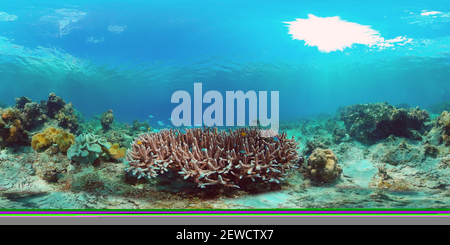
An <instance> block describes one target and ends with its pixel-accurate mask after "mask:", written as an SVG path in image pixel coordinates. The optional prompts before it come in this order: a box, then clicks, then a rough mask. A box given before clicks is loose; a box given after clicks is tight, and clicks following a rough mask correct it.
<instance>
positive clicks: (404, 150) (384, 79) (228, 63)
mask: <svg viewBox="0 0 450 245" xmlns="http://www.w3.org/2000/svg"><path fill="white" fill-rule="evenodd" d="M0 115H1V117H0V209H167V210H170V209H218V210H220V209H244V210H245V209H324V208H326V209H330V208H331V209H343V208H345V209H385V208H395V209H447V208H450V2H448V1H425V2H424V1H416V0H413V1H356V0H355V1H352V0H348V1H325V0H314V1H313V0H305V1H292V0H277V1H265V0H261V1H256V0H254V1H251V0H227V1H206V0H169V1H144V0H142V1H139V0H129V1H114V0H110V1H104V0H92V1H69V0H68V1H66V0H62V1H44V0H42V1H31V0H25V1H20V2H15V1H7V2H5V1H3V2H2V3H0Z"/></svg>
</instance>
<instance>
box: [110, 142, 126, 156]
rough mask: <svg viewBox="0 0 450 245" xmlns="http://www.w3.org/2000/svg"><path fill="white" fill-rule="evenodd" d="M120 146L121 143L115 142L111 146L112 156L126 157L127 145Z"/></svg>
mask: <svg viewBox="0 0 450 245" xmlns="http://www.w3.org/2000/svg"><path fill="white" fill-rule="evenodd" d="M119 147H120V146H119V144H117V143H115V144H113V145H112V146H111V148H109V154H110V155H111V157H112V158H114V159H119V158H124V157H125V155H126V153H127V149H126V148H125V147H122V148H119Z"/></svg>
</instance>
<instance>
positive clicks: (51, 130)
mask: <svg viewBox="0 0 450 245" xmlns="http://www.w3.org/2000/svg"><path fill="white" fill-rule="evenodd" d="M61 132H63V131H62V130H61V129H57V128H54V127H48V128H46V129H45V130H44V133H45V134H48V136H49V137H50V139H52V141H53V142H56V137H57V136H58V135H59V134H60V133H61Z"/></svg>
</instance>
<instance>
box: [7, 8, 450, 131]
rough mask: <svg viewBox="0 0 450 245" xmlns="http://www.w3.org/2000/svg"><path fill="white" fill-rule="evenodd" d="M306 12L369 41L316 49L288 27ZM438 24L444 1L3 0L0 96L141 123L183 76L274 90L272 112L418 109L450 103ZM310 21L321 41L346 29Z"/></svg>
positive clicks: (162, 105) (163, 105)
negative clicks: (355, 29) (368, 34)
mask: <svg viewBox="0 0 450 245" xmlns="http://www.w3.org/2000/svg"><path fill="white" fill-rule="evenodd" d="M309 15H313V16H316V17H317V18H329V17H335V16H338V17H339V19H340V20H341V22H340V23H343V22H346V23H354V24H355V25H361V26H370V28H371V30H374V31H376V35H372V37H374V36H375V37H376V38H377V39H376V40H377V42H376V43H370V44H367V42H366V43H364V42H362V43H361V42H359V43H358V41H355V42H354V43H353V44H352V45H351V46H350V47H344V48H342V50H339V49H338V50H333V51H330V52H322V51H321V50H320V45H314V42H313V43H312V45H305V43H306V42H307V41H305V40H307V39H305V40H301V39H298V38H297V39H296V38H294V37H293V35H291V34H289V26H290V24H288V23H287V22H294V21H296V19H303V20H307V19H311V18H312V17H311V16H309ZM449 22H450V3H448V1H426V2H423V1H317V0H314V1H287V0H286V1H283V0H282V1H248V0H239V1H238V0H229V1H206V0H205V1H195V0H189V1H187V0H186V1H185V0H177V1H103V0H92V1H57V2H56V1H20V2H9V3H5V2H2V3H0V99H1V100H3V101H4V102H6V103H7V104H9V105H13V104H14V103H15V101H14V99H15V98H18V97H20V96H27V97H29V98H30V99H32V100H33V101H35V100H36V101H40V100H46V99H47V98H48V95H49V93H50V92H54V93H56V95H58V96H60V97H62V98H63V99H64V100H65V101H66V102H72V103H73V105H74V108H75V109H77V110H79V111H80V112H82V113H83V114H84V116H85V117H86V118H87V119H89V117H90V116H91V115H92V114H96V113H97V114H99V113H102V112H104V111H107V110H109V109H112V110H113V111H114V116H115V120H117V121H121V122H129V123H131V122H132V121H133V120H134V119H139V120H141V121H143V120H147V119H149V117H148V116H149V115H153V116H154V118H152V119H150V124H151V125H152V126H157V124H156V122H157V121H158V120H166V122H167V118H170V117H171V112H172V110H173V109H174V108H175V107H176V106H177V104H174V103H171V96H172V94H173V93H174V92H176V91H178V90H184V91H187V92H189V93H190V94H191V96H193V94H194V92H193V90H194V83H202V86H203V92H204V93H205V92H207V91H211V90H215V91H219V92H220V93H221V94H222V95H224V97H225V93H226V91H238V90H241V91H244V92H247V91H256V92H258V91H279V95H280V98H279V115H280V120H285V119H293V118H298V117H304V116H309V115H315V114H318V113H322V112H328V113H335V112H336V110H337V109H338V108H339V106H347V105H352V104H356V103H374V102H384V101H388V102H389V103H390V104H397V103H407V104H408V105H409V106H412V107H415V106H420V107H421V108H426V107H427V106H428V105H430V104H432V103H437V102H443V101H447V100H450V83H449V82H450V74H449V72H450V69H448V67H449V51H450V48H449V44H450V28H449V27H450V24H449ZM327 23H331V22H327ZM327 25H328V24H326V25H325V26H327ZM291 26H293V25H292V24H291ZM321 27H323V26H319V27H317V26H316V27H314V26H313V27H312V28H313V29H314V28H315V29H314V30H317V32H318V33H320V32H322V31H323V32H327V33H324V36H323V38H322V39H323V40H324V41H327V42H328V43H331V44H332V43H333V41H335V39H334V38H335V37H336V39H339V38H341V37H342V36H346V35H347V32H346V31H347V30H346V29H345V28H344V29H341V30H339V29H338V28H336V30H334V29H333V28H332V29H331V30H330V29H324V30H321V29H320V28H321ZM303 30H305V29H303ZM332 31H335V33H331V34H330V32H332ZM224 105H225V103H224ZM207 106H208V104H204V105H203V109H206V107H207ZM269 108H270V106H269ZM269 115H270V113H269Z"/></svg>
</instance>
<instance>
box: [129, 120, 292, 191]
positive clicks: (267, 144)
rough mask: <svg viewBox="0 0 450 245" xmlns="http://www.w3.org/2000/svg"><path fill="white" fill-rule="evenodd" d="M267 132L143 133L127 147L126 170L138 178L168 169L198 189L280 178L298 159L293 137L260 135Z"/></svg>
mask: <svg viewBox="0 0 450 245" xmlns="http://www.w3.org/2000/svg"><path fill="white" fill-rule="evenodd" d="M265 133H266V134H263V132H261V130H259V129H257V128H252V129H250V128H240V129H237V130H234V131H232V130H231V129H230V130H229V133H227V132H226V131H223V130H221V131H219V130H218V129H217V128H211V129H210V128H206V127H205V128H203V129H202V128H196V129H188V130H176V129H170V130H163V131H160V132H158V133H146V134H142V135H140V136H139V137H137V138H135V140H134V142H132V143H131V146H132V147H131V149H129V150H128V151H127V156H126V164H129V165H130V167H128V168H127V169H126V170H127V171H129V172H131V173H132V174H134V175H136V176H137V178H141V177H147V178H151V177H155V176H157V175H158V174H161V173H164V172H166V171H168V169H171V170H173V171H176V172H178V173H179V174H180V175H181V176H183V177H184V179H188V178H192V179H193V181H194V182H196V183H197V184H198V186H199V187H202V188H204V187H205V186H206V185H222V186H226V187H237V188H239V186H238V185H237V184H238V183H239V181H243V180H245V179H251V180H253V181H255V179H260V180H262V181H264V182H276V183H280V181H282V180H284V176H286V174H287V173H286V170H288V169H291V168H294V167H296V166H295V164H296V162H297V160H299V156H298V155H297V147H298V146H297V142H296V141H295V140H294V139H288V138H287V135H286V133H282V134H279V135H277V136H276V137H263V136H267V135H268V134H267V131H265ZM269 135H271V134H269ZM272 135H273V134H272Z"/></svg>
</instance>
